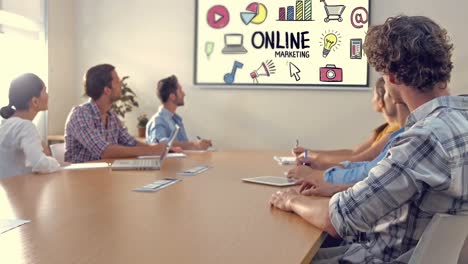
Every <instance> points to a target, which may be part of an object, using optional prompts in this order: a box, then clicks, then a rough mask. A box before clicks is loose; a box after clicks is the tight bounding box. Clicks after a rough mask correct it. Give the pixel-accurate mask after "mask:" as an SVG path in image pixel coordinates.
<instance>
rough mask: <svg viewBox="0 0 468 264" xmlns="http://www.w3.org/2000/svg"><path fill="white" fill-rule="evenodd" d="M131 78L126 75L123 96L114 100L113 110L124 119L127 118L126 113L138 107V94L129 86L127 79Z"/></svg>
mask: <svg viewBox="0 0 468 264" xmlns="http://www.w3.org/2000/svg"><path fill="white" fill-rule="evenodd" d="M128 78H130V77H129V76H125V77H123V78H122V97H121V98H120V99H119V100H117V101H116V102H114V104H113V105H112V110H114V112H115V113H116V114H117V115H118V116H120V117H121V119H122V121H123V119H124V118H125V114H126V113H128V112H131V111H132V110H133V108H134V107H138V106H139V105H138V102H137V101H136V100H135V97H136V94H135V92H133V90H132V89H131V88H130V87H128V84H127V82H126V80H127V79H128Z"/></svg>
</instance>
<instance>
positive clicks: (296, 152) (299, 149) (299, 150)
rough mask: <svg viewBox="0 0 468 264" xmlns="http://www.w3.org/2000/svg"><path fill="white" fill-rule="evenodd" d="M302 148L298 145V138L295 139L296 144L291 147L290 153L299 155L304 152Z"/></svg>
mask: <svg viewBox="0 0 468 264" xmlns="http://www.w3.org/2000/svg"><path fill="white" fill-rule="evenodd" d="M304 150H305V149H304V148H302V147H299V139H296V146H295V147H294V148H293V150H292V153H293V154H294V156H296V157H299V155H301V154H302V153H304Z"/></svg>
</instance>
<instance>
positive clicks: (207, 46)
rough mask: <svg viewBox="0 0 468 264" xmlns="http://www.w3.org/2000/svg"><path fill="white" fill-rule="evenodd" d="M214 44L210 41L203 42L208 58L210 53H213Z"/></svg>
mask: <svg viewBox="0 0 468 264" xmlns="http://www.w3.org/2000/svg"><path fill="white" fill-rule="evenodd" d="M214 45H215V44H214V42H212V41H207V42H205V54H206V57H207V58H208V59H210V56H211V54H213V50H214Z"/></svg>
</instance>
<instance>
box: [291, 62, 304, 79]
mask: <svg viewBox="0 0 468 264" xmlns="http://www.w3.org/2000/svg"><path fill="white" fill-rule="evenodd" d="M300 72H301V70H300V69H299V68H298V67H297V66H296V65H294V64H293V63H292V62H290V63H289V76H290V77H294V78H295V79H296V82H298V81H299V80H301V76H299V73H300Z"/></svg>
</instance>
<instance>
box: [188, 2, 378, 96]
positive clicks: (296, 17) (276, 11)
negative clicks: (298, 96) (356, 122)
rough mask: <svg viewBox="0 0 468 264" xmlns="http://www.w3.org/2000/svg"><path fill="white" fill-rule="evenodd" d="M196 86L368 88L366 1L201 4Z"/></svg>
mask: <svg viewBox="0 0 468 264" xmlns="http://www.w3.org/2000/svg"><path fill="white" fill-rule="evenodd" d="M196 5H197V8H196V26H195V27H196V29H195V30H196V32H195V34H196V38H195V65H194V66H195V72H194V82H195V84H196V85H203V86H214V87H225V86H249V87H252V86H254V87H255V86H258V87H259V88H262V87H271V86H281V87H284V88H288V87H295V86H304V87H310V88H314V86H315V87H316V86H334V87H337V86H338V87H340V86H343V87H367V86H368V75H369V72H368V64H367V58H366V56H365V54H364V53H363V43H364V39H365V34H366V32H367V30H368V25H369V19H370V13H369V11H370V8H369V0H325V1H324V0H269V1H258V2H256V1H251V0H235V1H233V0H198V1H197V3H196Z"/></svg>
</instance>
